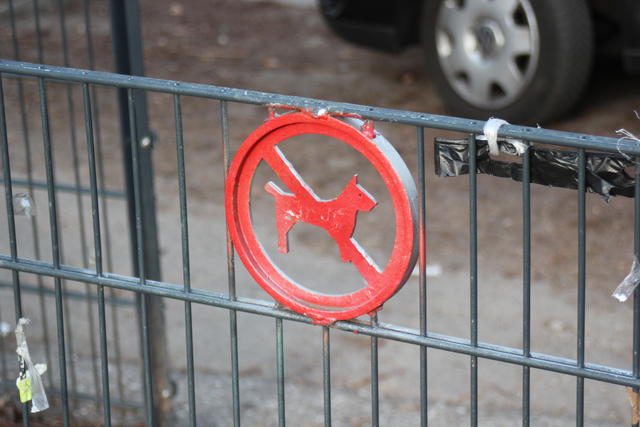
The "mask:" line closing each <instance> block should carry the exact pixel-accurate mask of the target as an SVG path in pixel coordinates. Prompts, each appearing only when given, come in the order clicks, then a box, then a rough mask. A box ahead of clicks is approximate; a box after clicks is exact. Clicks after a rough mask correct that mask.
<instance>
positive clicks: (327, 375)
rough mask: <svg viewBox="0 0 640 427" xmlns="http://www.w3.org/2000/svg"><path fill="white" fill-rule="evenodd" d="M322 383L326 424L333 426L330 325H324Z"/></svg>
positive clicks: (326, 425) (327, 426)
mask: <svg viewBox="0 0 640 427" xmlns="http://www.w3.org/2000/svg"><path fill="white" fill-rule="evenodd" d="M322 385H323V391H324V426H325V427H331V340H330V336H329V327H328V326H323V327H322Z"/></svg>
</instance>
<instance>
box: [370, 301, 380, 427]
mask: <svg viewBox="0 0 640 427" xmlns="http://www.w3.org/2000/svg"><path fill="white" fill-rule="evenodd" d="M371 326H373V327H378V314H377V313H374V314H373V315H372V316H371ZM379 379H380V378H379V375H378V337H374V336H372V337H371V425H372V426H373V427H377V426H379V425H380V387H379Z"/></svg>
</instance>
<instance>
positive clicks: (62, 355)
mask: <svg viewBox="0 0 640 427" xmlns="http://www.w3.org/2000/svg"><path fill="white" fill-rule="evenodd" d="M38 92H39V95H40V116H41V120H42V139H43V142H44V144H43V145H44V161H45V170H46V174H47V193H48V198H49V226H50V230H51V251H52V259H53V267H54V268H55V269H59V268H60V256H61V253H60V240H59V234H58V232H59V230H58V209H57V203H56V192H55V178H54V174H53V171H54V166H53V150H52V148H51V134H50V126H49V108H48V105H47V91H46V85H45V81H44V79H43V78H42V77H40V78H38ZM54 286H55V299H56V321H57V329H58V365H59V369H60V397H61V399H62V410H63V412H62V413H63V422H64V425H65V426H68V425H69V423H70V413H69V393H68V386H67V351H66V346H65V333H64V331H65V325H64V304H63V299H62V283H61V280H60V279H59V278H55V279H54Z"/></svg>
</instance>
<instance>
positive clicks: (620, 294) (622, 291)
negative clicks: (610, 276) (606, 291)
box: [611, 258, 640, 302]
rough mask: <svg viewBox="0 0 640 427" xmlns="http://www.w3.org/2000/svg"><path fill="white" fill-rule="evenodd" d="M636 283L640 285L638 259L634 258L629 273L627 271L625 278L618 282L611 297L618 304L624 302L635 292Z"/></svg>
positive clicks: (639, 264)
mask: <svg viewBox="0 0 640 427" xmlns="http://www.w3.org/2000/svg"><path fill="white" fill-rule="evenodd" d="M638 283H640V263H639V262H638V258H634V259H633V264H632V265H631V271H629V274H627V277H625V278H624V279H623V280H622V282H620V284H619V285H618V287H617V288H616V290H615V291H613V294H611V296H612V297H614V298H615V299H617V300H618V301H620V302H625V301H626V300H627V299H628V298H629V297H630V296H631V294H633V291H635V290H636V287H637V286H638Z"/></svg>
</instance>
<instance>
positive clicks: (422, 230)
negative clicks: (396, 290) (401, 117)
mask: <svg viewBox="0 0 640 427" xmlns="http://www.w3.org/2000/svg"><path fill="white" fill-rule="evenodd" d="M416 133H417V145H418V147H417V148H418V193H419V194H420V196H419V197H420V200H419V203H420V205H419V210H418V221H419V224H420V225H419V227H418V239H419V241H418V248H419V251H418V253H419V258H418V262H419V264H418V269H419V276H418V283H419V285H418V299H419V310H420V335H422V336H426V335H427V274H426V272H427V252H426V249H427V240H426V239H427V228H426V227H427V223H426V221H427V220H426V218H427V204H426V203H427V202H426V199H425V195H426V177H425V170H424V161H425V156H424V128H422V127H417V128H416ZM427 392H428V378H427V347H425V346H421V347H420V425H421V426H422V427H427V425H428V424H429V417H428V414H429V411H428V399H427Z"/></svg>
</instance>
